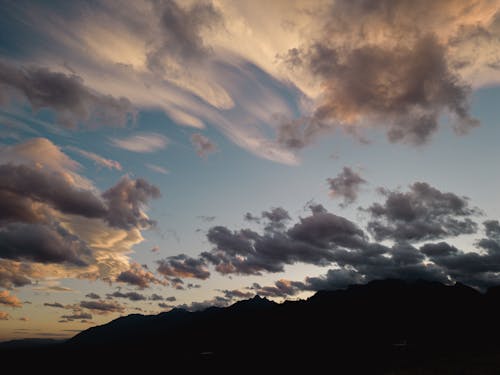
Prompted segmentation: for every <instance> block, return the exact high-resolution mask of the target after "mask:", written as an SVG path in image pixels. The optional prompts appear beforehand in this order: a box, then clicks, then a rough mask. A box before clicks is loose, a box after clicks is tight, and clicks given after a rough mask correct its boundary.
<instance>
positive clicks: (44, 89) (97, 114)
mask: <svg viewBox="0 0 500 375" xmlns="http://www.w3.org/2000/svg"><path fill="white" fill-rule="evenodd" d="M6 93H12V94H14V95H16V94H17V95H20V96H22V97H23V98H25V99H26V100H28V101H29V103H30V104H31V106H32V107H33V109H35V110H38V109H42V108H49V109H52V110H54V111H55V112H56V113H57V119H58V122H59V123H61V124H62V125H63V126H66V127H70V128H75V127H77V126H78V125H79V124H90V125H92V126H96V125H112V126H124V125H125V124H126V123H127V122H128V121H129V120H130V118H131V117H133V116H134V109H133V108H132V105H131V103H130V101H129V100H128V99H126V98H123V97H121V98H114V97H112V96H109V95H102V94H99V93H97V92H95V91H93V90H92V89H90V88H89V87H87V86H85V84H84V83H83V80H82V79H81V78H80V77H78V76H77V75H74V74H73V75H66V74H63V73H58V72H51V71H50V70H48V69H45V68H41V67H34V66H25V67H22V66H18V65H13V64H10V63H8V62H5V61H0V99H1V98H2V96H6V97H7V96H10V95H6ZM2 94H3V95H2ZM0 104H1V103H0Z"/></svg>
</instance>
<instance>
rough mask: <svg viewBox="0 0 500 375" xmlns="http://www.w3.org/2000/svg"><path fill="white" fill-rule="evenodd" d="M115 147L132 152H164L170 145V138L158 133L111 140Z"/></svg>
mask: <svg viewBox="0 0 500 375" xmlns="http://www.w3.org/2000/svg"><path fill="white" fill-rule="evenodd" d="M110 142H111V144H112V145H113V146H115V147H118V148H121V149H124V150H127V151H132V152H140V153H146V152H155V151H159V150H163V149H164V148H166V147H167V145H168V142H169V140H168V138H167V137H165V136H164V135H162V134H158V133H143V134H137V135H132V136H130V137H127V138H111V139H110Z"/></svg>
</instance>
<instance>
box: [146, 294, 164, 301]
mask: <svg viewBox="0 0 500 375" xmlns="http://www.w3.org/2000/svg"><path fill="white" fill-rule="evenodd" d="M149 299H150V300H151V301H163V297H162V296H160V295H158V294H156V293H153V294H151V296H150V297H149Z"/></svg>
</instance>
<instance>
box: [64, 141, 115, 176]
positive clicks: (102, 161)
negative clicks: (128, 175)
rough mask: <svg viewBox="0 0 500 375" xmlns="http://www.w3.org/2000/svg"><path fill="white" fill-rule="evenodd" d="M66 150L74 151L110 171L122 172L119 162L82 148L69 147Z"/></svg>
mask: <svg viewBox="0 0 500 375" xmlns="http://www.w3.org/2000/svg"><path fill="white" fill-rule="evenodd" d="M66 149H67V150H70V151H73V152H76V153H77V154H80V155H81V156H83V157H84V158H87V159H89V160H92V161H93V162H94V163H95V164H97V165H98V166H100V167H106V168H109V169H116V170H118V171H121V170H122V166H121V164H120V163H119V162H117V161H116V160H111V159H106V158H104V157H102V156H100V155H97V154H95V153H93V152H90V151H85V150H82V149H81V148H78V147H74V146H68V147H66Z"/></svg>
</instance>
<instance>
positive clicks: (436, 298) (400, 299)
mask: <svg viewBox="0 0 500 375" xmlns="http://www.w3.org/2000/svg"><path fill="white" fill-rule="evenodd" d="M2 354H3V355H9V356H10V358H14V357H16V358H17V357H21V358H36V361H38V362H37V363H39V364H40V366H43V365H48V366H50V365H51V364H52V365H54V364H58V363H62V362H63V361H70V362H71V363H72V364H73V366H77V367H78V368H79V369H83V368H84V367H86V366H87V367H88V369H94V370H95V371H98V372H99V373H100V372H101V371H103V369H104V368H105V367H108V368H111V369H113V370H115V371H114V372H118V371H121V372H133V371H132V369H134V368H139V369H141V371H142V372H141V373H145V372H144V371H147V369H149V370H151V371H152V370H153V369H154V370H155V371H156V372H158V370H159V372H160V373H168V372H170V371H171V370H172V369H174V368H175V369H179V368H181V369H182V370H184V371H187V372H190V371H191V370H193V369H201V370H204V371H205V372H209V373H212V371H218V372H234V373H240V372H244V373H247V372H250V371H253V372H258V373H270V372H279V373H283V372H284V371H286V370H288V371H289V370H298V369H299V368H306V370H307V369H308V370H309V371H310V372H309V373H318V372H319V371H321V372H322V373H323V372H325V373H332V374H345V373H365V374H379V373H384V374H434V373H435V374H498V373H500V289H499V288H491V289H490V290H488V292H487V293H485V294H482V293H479V292H478V291H476V290H474V289H471V288H469V287H467V286H464V285H461V284H456V285H454V286H445V285H442V284H439V283H432V282H414V283H407V282H402V281H396V280H385V281H375V282H371V283H369V284H366V285H360V286H352V287H350V288H348V289H346V290H339V291H324V292H318V293H316V294H315V295H314V296H312V297H311V298H309V299H308V300H306V301H297V302H285V303H283V304H276V303H274V302H271V301H269V300H267V299H263V298H260V297H255V298H253V299H250V300H246V301H240V302H238V303H236V304H234V305H232V306H230V307H227V308H215V307H213V308H209V309H207V310H204V311H201V312H188V311H186V310H182V309H174V310H172V311H170V312H165V313H161V314H159V315H155V316H143V315H137V314H134V315H129V316H126V317H121V318H119V319H116V320H114V321H112V322H110V323H108V324H105V325H102V326H98V327H93V328H90V329H88V330H86V331H83V332H81V333H79V334H78V335H76V336H75V337H73V338H72V339H70V340H69V341H67V342H66V343H64V344H60V345H52V346H50V347H46V348H45V349H40V348H37V349H32V350H29V349H17V350H10V351H5V350H4V351H3V352H2V351H0V356H1V355H2ZM324 369H325V370H324ZM127 370H128V371H127Z"/></svg>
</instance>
